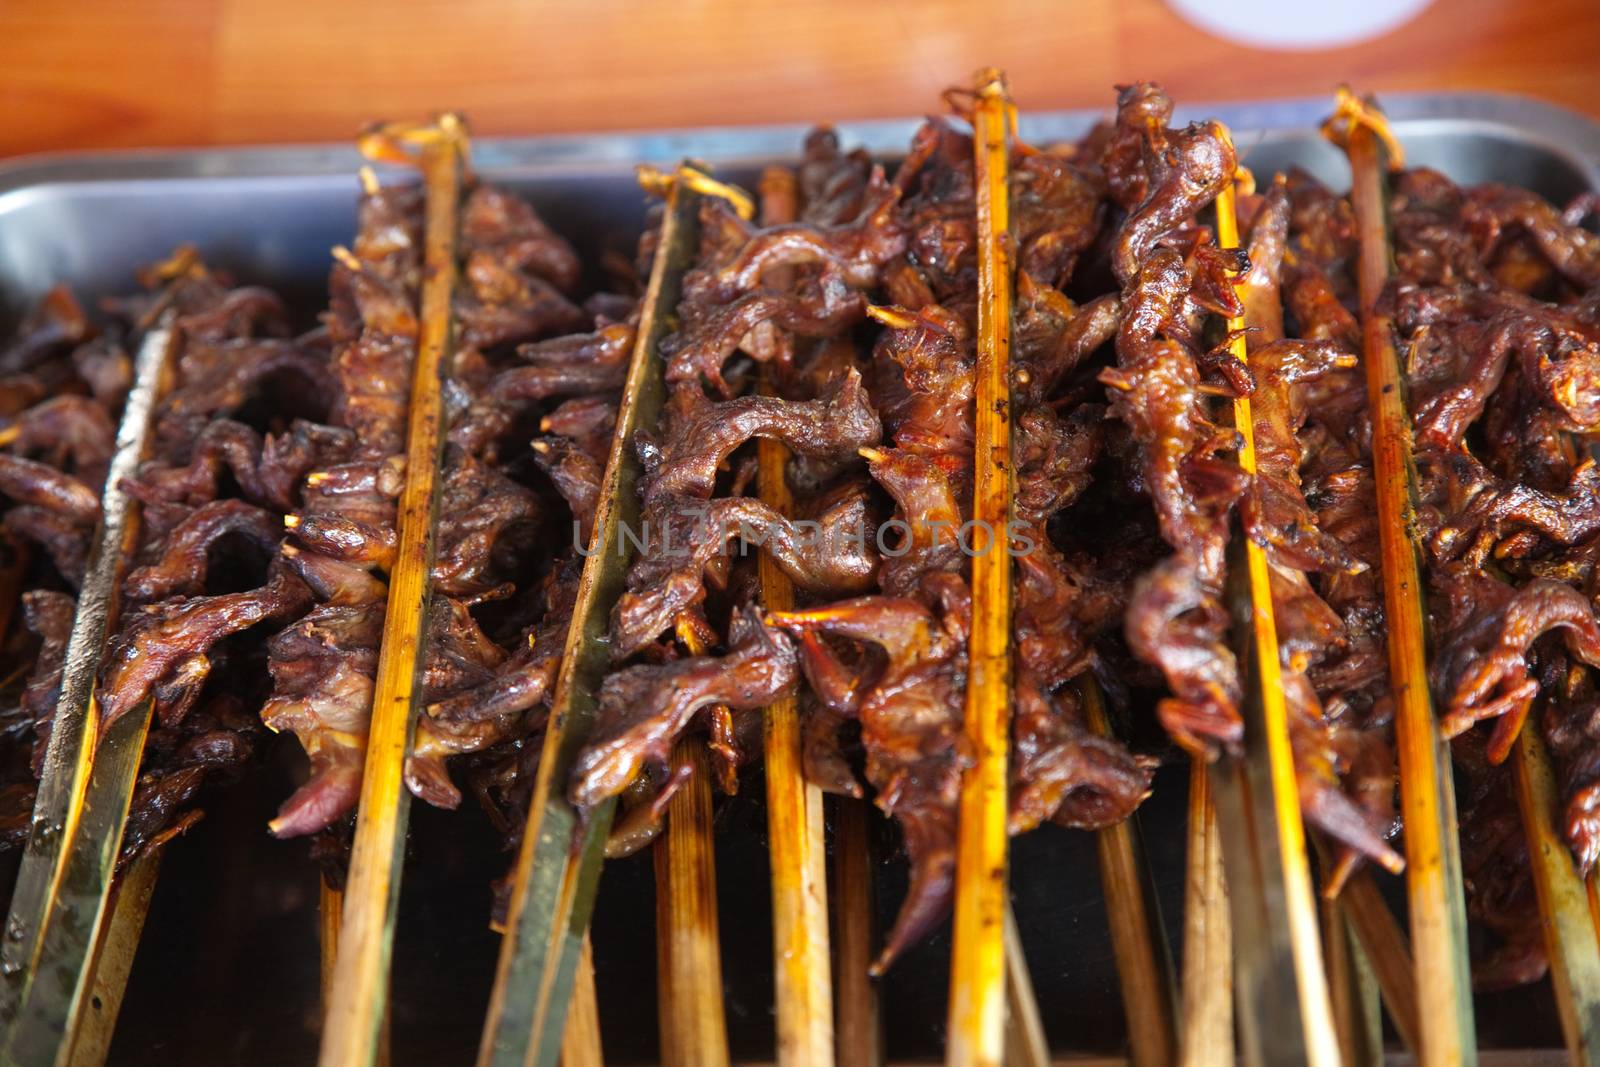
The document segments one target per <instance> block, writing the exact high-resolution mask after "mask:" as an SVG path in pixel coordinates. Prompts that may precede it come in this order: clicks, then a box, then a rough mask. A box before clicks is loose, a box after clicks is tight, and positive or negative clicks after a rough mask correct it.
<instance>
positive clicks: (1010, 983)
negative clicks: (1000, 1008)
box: [1005, 901, 1050, 1067]
mask: <svg viewBox="0 0 1600 1067" xmlns="http://www.w3.org/2000/svg"><path fill="white" fill-rule="evenodd" d="M1005 924H1006V925H1005V946H1006V1039H1005V1041H1006V1045H1005V1047H1006V1058H1005V1062H1006V1064H1007V1067H1050V1044H1049V1042H1048V1041H1047V1040H1046V1039H1045V1034H1044V1020H1043V1018H1042V1017H1041V1016H1040V1015H1039V1002H1038V1000H1037V999H1035V997H1034V994H1033V977H1032V976H1031V975H1030V974H1029V973H1028V958H1027V956H1026V955H1024V953H1023V951H1022V932H1021V931H1020V930H1019V929H1018V928H1017V917H1016V915H1015V914H1014V913H1013V912H1012V909H1011V904H1010V902H1009V901H1008V902H1007V903H1006V918H1005Z"/></svg>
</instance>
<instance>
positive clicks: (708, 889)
mask: <svg viewBox="0 0 1600 1067" xmlns="http://www.w3.org/2000/svg"><path fill="white" fill-rule="evenodd" d="M691 654H698V653H697V652H696V651H695V650H694V649H691ZM682 773H687V779H686V780H685V781H684V784H683V785H682V786H681V787H680V788H679V789H678V790H677V792H675V793H674V794H673V795H672V798H671V799H670V800H669V801H668V802H667V830H666V833H664V834H663V835H662V836H661V840H660V841H659V842H657V844H656V846H655V868H656V944H657V946H658V953H659V957H658V963H657V970H658V973H659V975H660V983H659V988H660V1003H659V1006H658V1012H659V1016H660V1023H661V1062H662V1063H663V1064H664V1065H665V1067H701V1065H704V1067H726V1064H727V1063H728V1032H727V1024H726V1022H725V1021H724V1019H723V1014H722V950H721V945H720V942H719V938H718V934H717V868H716V862H715V856H714V855H713V852H712V846H711V779H710V774H711V767H710V762H709V761H708V760H707V758H706V747H705V743H704V742H703V741H701V740H699V739H698V738H685V739H683V740H681V741H679V742H678V746H677V748H676V749H675V750H674V751H673V754H672V771H671V775H672V777H674V778H675V777H676V776H677V775H679V774H682Z"/></svg>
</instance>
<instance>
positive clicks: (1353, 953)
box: [1318, 897, 1383, 1067]
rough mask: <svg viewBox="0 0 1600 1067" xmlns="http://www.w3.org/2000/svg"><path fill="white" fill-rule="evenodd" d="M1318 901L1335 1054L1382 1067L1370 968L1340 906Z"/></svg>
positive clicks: (1352, 1063)
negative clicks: (1336, 1044)
mask: <svg viewBox="0 0 1600 1067" xmlns="http://www.w3.org/2000/svg"><path fill="white" fill-rule="evenodd" d="M1318 903H1319V906H1320V907H1321V909H1322V944H1323V946H1324V948H1325V955H1326V957H1327V961H1328V992H1329V995H1330V997H1331V998H1332V1001H1333V1017H1334V1024H1335V1026H1336V1028H1337V1029H1338V1031H1339V1054H1340V1056H1341V1057H1342V1058H1343V1059H1344V1062H1345V1065H1346V1067H1382V1063H1383V1015H1382V1011H1381V1009H1380V1008H1379V1007H1378V987H1377V983H1376V982H1375V981H1374V980H1373V975H1372V970H1371V968H1370V967H1369V966H1368V965H1367V962H1366V957H1365V956H1364V955H1362V953H1361V950H1360V949H1359V948H1357V947H1356V944H1355V940H1354V938H1353V937H1352V936H1351V932H1350V929H1349V927H1348V923H1347V921H1346V919H1345V917H1344V909H1343V908H1342V907H1340V905H1339V903H1338V902H1337V901H1334V900H1329V899H1327V898H1326V897H1323V898H1322V899H1321V900H1320V901H1319V902H1318Z"/></svg>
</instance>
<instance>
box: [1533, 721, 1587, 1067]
mask: <svg viewBox="0 0 1600 1067" xmlns="http://www.w3.org/2000/svg"><path fill="white" fill-rule="evenodd" d="M1512 759H1513V760H1514V761H1515V767H1516V777H1517V804H1518V806H1519V807H1520V808H1521V809H1522V825H1523V828H1524V830H1525V831H1526V833H1527V835H1528V854H1529V858H1530V859H1531V861H1532V865H1533V884H1534V888H1535V890H1536V891H1537V893H1538V895H1539V912H1540V914H1541V915H1543V916H1544V935H1545V951H1546V953H1547V955H1548V956H1549V957H1550V978H1551V982H1552V984H1553V985H1554V987H1555V992H1556V1007H1557V1009H1558V1011H1559V1013H1560V1015H1561V1032H1562V1035H1563V1037H1564V1038H1565V1040H1566V1045H1567V1052H1568V1054H1569V1055H1570V1056H1571V1057H1572V1062H1573V1063H1577V1064H1591V1065H1592V1064H1596V1063H1600V1001H1597V999H1596V990H1600V942H1597V941H1596V939H1595V925H1594V920H1593V918H1592V916H1591V915H1590V914H1589V908H1588V894H1587V891H1586V889H1585V887H1584V884H1583V880H1582V879H1581V878H1579V877H1578V872H1577V869H1576V868H1575V867H1574V866H1573V863H1572V853H1571V851H1570V850H1569V849H1568V848H1567V844H1566V842H1565V840H1563V839H1562V836H1561V834H1560V832H1559V831H1558V830H1557V829H1556V817H1557V813H1558V812H1559V811H1560V805H1561V794H1560V791H1559V790H1558V789H1557V787H1556V782H1555V775H1554V774H1553V773H1552V771H1551V769H1550V755H1549V753H1548V752H1547V751H1546V750H1545V745H1544V741H1543V739H1541V738H1540V737H1539V731H1538V730H1537V729H1530V728H1525V729H1523V730H1522V732H1521V733H1520V734H1519V735H1518V737H1517V743H1516V748H1515V754H1514V755H1513V756H1512Z"/></svg>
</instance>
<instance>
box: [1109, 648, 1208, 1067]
mask: <svg viewBox="0 0 1600 1067" xmlns="http://www.w3.org/2000/svg"><path fill="white" fill-rule="evenodd" d="M1079 693H1080V694H1081V696H1082V699H1083V707H1084V712H1085V717H1086V718H1087V719H1088V723H1089V729H1091V730H1093V731H1094V732H1095V733H1097V734H1099V735H1100V736H1102V737H1110V736H1112V730H1111V720H1110V718H1109V717H1108V716H1107V715H1106V706H1105V698H1104V696H1103V695H1102V694H1101V692H1100V686H1099V684H1098V683H1096V682H1095V680H1094V679H1093V678H1092V677H1085V678H1084V680H1083V682H1082V683H1081V684H1080V686H1079ZM1137 818H1138V816H1137V815H1134V816H1133V817H1131V818H1129V819H1127V820H1125V821H1123V822H1120V823H1117V824H1116V825H1115V826H1108V827H1106V828H1105V829H1104V830H1101V831H1099V832H1098V833H1097V834H1095V845H1096V847H1097V848H1098V849H1099V853H1100V885H1101V887H1102V888H1103V890H1104V895H1105V901H1106V915H1107V918H1108V919H1109V920H1110V924H1111V948H1112V951H1113V953H1114V954H1115V955H1116V959H1117V980H1118V981H1119V982H1120V983H1121V985H1122V1010H1123V1013H1124V1014H1125V1015H1126V1016H1127V1020H1128V1049H1129V1053H1130V1054H1129V1057H1128V1058H1129V1059H1130V1060H1131V1061H1132V1062H1133V1063H1134V1064H1136V1065H1137V1067H1166V1065H1167V1064H1170V1063H1172V1062H1174V1061H1175V1060H1176V1059H1177V1054H1178V1033H1177V1021H1176V1018H1175V1016H1176V1005H1175V1004H1174V1003H1173V989H1172V963H1171V960H1170V958H1169V957H1168V954H1167V944H1166V935H1165V933H1164V932H1163V931H1162V928H1161V916H1160V914H1159V913H1155V912H1154V909H1153V906H1152V905H1153V894H1152V893H1151V892H1150V888H1149V887H1150V874H1149V871H1148V870H1147V869H1146V866H1145V860H1144V847H1143V845H1142V844H1141V842H1140V841H1139V837H1138V823H1137V821H1136V820H1137ZM1218 869H1219V871H1220V869H1221V868H1220V866H1219V868H1218ZM1220 903H1221V905H1222V906H1223V907H1224V908H1225V907H1226V906H1227V901H1226V898H1224V899H1223V900H1222V901H1220ZM1229 975H1230V968H1229V967H1228V964H1227V956H1226V954H1224V955H1223V956H1222V957H1221V958H1220V959H1219V960H1217V961H1216V967H1215V968H1214V969H1213V972H1212V974H1211V975H1210V976H1208V977H1209V980H1210V981H1212V982H1217V981H1219V980H1220V981H1221V983H1222V985H1223V986H1224V988H1226V987H1227V986H1229V985H1230V984H1231V981H1232V980H1231V978H1230V977H1229Z"/></svg>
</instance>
